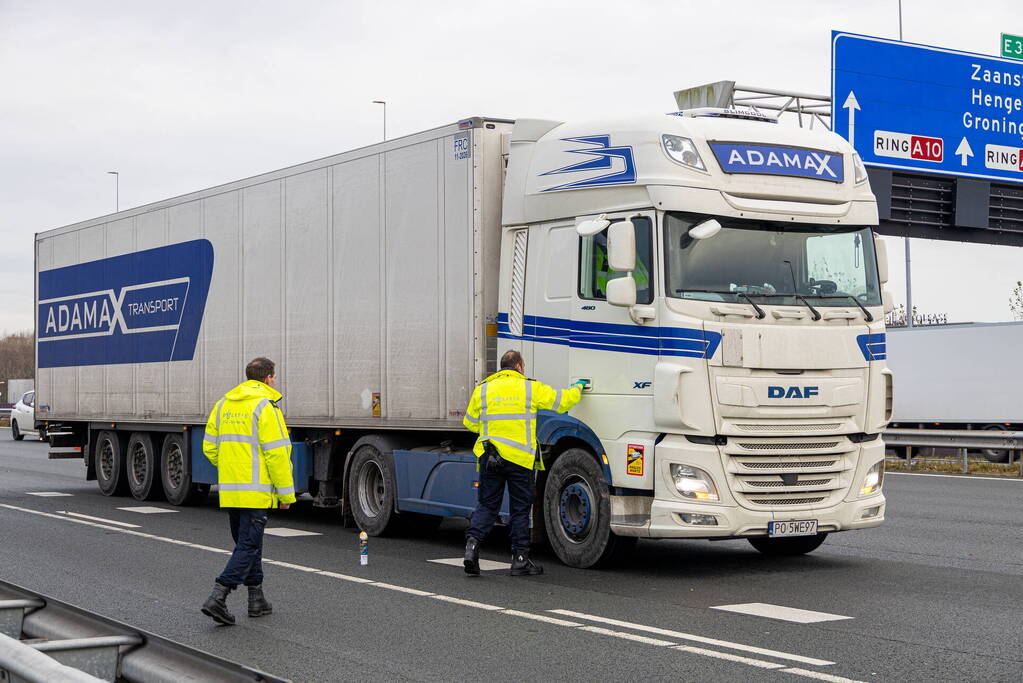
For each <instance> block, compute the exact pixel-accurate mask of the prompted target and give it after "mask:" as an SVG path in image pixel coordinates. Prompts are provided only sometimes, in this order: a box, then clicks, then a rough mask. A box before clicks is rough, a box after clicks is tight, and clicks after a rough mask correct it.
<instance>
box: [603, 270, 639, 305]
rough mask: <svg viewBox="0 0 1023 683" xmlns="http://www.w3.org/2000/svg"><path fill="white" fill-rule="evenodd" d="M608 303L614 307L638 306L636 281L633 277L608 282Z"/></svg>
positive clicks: (628, 276)
mask: <svg viewBox="0 0 1023 683" xmlns="http://www.w3.org/2000/svg"><path fill="white" fill-rule="evenodd" d="M607 302H608V303H609V304H611V305H612V306H635V305H636V281H635V280H634V279H633V278H632V275H626V276H625V277H616V278H615V279H613V280H608V281H607Z"/></svg>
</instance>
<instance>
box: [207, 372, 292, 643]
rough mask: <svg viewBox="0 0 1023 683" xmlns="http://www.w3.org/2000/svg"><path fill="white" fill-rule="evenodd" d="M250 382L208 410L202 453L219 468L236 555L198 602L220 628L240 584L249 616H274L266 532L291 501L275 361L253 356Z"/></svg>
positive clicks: (222, 501) (229, 618)
mask: <svg viewBox="0 0 1023 683" xmlns="http://www.w3.org/2000/svg"><path fill="white" fill-rule="evenodd" d="M245 377H246V378H248V379H247V381H245V382H242V383H241V384H239V385H238V386H236V387H235V388H234V389H232V390H231V391H229V392H227V393H226V394H225V395H224V397H223V398H222V399H220V401H218V402H217V405H216V406H214V407H213V412H211V413H210V419H209V420H208V421H207V422H206V436H205V438H204V440H203V444H202V450H203V453H204V454H205V455H206V457H207V458H208V459H209V461H210V462H212V463H213V464H214V466H216V468H217V471H218V477H217V481H218V483H219V485H220V507H222V508H227V509H228V512H229V514H230V518H231V537H232V538H233V539H234V542H235V547H234V552H233V553H231V559H229V560H228V561H227V566H226V567H225V568H224V571H223V573H221V575H220V576H218V577H217V580H216V583H214V584H213V593H212V594H210V597H209V598H207V600H206V602H205V603H203V606H202V613H203V614H205V615H206V616H208V617H211V618H212V619H213V620H214V621H216V622H217V623H220V624H226V625H230V624H234V621H235V619H234V615H233V614H231V612H230V611H228V609H227V596H228V594H229V593H230V592H231V591H233V590H234V589H235V588H237V587H238V585H239V584H244V585H245V586H247V587H248V589H249V616H250V617H261V616H264V615H267V614H270V613H271V612H272V611H273V608H272V607H271V605H270V603H269V602H267V601H266V598H265V597H264V596H263V562H262V561H263V530H264V529H265V528H266V519H267V514H268V511H269V509H270V508H272V507H273V506H274V505H275V504H279V505H280V507H281V509H282V510H287V509H288V507H290V506H291V504H292V503H294V502H295V483H294V481H293V480H292V477H291V439H290V438H288V430H287V429H286V428H285V426H284V416H283V414H282V413H281V409H280V408H278V407H277V402H278V401H280V400H281V393H280V392H279V391H277V390H276V389H274V385H275V384H276V381H277V376H276V374H275V373H274V363H273V361H272V360H270V359H268V358H256V359H255V360H253V361H251V362H250V363H249V364H248V365H247V366H246V367H245Z"/></svg>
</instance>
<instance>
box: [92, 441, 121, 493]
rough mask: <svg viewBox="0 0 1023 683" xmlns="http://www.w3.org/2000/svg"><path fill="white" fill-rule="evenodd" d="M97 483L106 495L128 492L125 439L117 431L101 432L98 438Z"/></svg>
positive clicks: (95, 461) (96, 458) (96, 456)
mask: <svg viewBox="0 0 1023 683" xmlns="http://www.w3.org/2000/svg"><path fill="white" fill-rule="evenodd" d="M94 458H95V459H94V463H95V466H96V483H97V484H99V490H100V492H101V493H102V494H103V495H104V496H123V495H125V494H126V493H128V478H127V476H125V471H124V470H125V467H124V439H123V438H122V437H121V435H120V434H118V433H117V432H100V433H99V437H98V438H97V439H96V454H95V456H94Z"/></svg>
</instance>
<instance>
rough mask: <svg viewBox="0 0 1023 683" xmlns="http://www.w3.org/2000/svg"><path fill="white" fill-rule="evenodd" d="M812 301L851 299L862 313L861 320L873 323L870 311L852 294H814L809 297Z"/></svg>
mask: <svg viewBox="0 0 1023 683" xmlns="http://www.w3.org/2000/svg"><path fill="white" fill-rule="evenodd" d="M811 296H813V298H814V299H852V302H853V303H854V304H856V305H857V306H859V307H860V310H861V311H863V319H864V320H866V321H867V322H868V323H872V322H874V316H872V315H870V311H868V310H867V307H866V306H864V305H863V304H862V303H860V300H859V299H857V298H856V297H854V296H853V295H852V294H815V295H811Z"/></svg>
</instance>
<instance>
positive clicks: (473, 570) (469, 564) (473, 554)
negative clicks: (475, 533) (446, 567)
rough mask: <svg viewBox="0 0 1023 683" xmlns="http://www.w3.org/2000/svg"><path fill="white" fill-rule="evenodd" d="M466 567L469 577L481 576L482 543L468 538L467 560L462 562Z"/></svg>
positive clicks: (466, 545)
mask: <svg viewBox="0 0 1023 683" xmlns="http://www.w3.org/2000/svg"><path fill="white" fill-rule="evenodd" d="M462 564H463V565H465V573H466V574H468V575H469V576H479V575H480V542H479V539H476V538H472V537H470V538H468V539H466V541H465V558H464V559H463V560H462Z"/></svg>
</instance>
